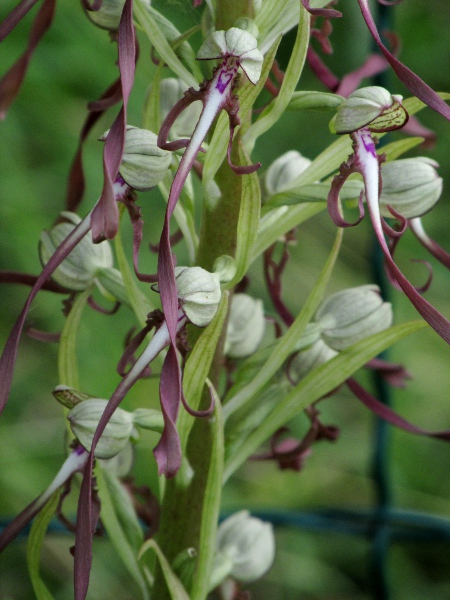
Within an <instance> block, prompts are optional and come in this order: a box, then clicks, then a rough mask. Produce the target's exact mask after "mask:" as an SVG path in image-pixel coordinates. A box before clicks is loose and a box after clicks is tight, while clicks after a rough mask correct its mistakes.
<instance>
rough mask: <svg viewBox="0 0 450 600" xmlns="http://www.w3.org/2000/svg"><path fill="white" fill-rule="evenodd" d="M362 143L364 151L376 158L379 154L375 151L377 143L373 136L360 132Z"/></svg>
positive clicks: (366, 132)
mask: <svg viewBox="0 0 450 600" xmlns="http://www.w3.org/2000/svg"><path fill="white" fill-rule="evenodd" d="M360 134H361V141H362V143H363V144H364V149H365V150H366V151H367V152H369V153H370V154H371V155H372V156H374V157H376V156H377V153H376V150H375V143H374V141H373V139H372V136H371V135H370V133H369V132H368V131H360Z"/></svg>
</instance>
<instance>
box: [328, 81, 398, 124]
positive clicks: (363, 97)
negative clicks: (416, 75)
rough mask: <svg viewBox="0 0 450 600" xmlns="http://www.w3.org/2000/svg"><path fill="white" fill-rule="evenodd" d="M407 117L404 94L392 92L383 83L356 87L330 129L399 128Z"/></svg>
mask: <svg viewBox="0 0 450 600" xmlns="http://www.w3.org/2000/svg"><path fill="white" fill-rule="evenodd" d="M407 120H408V113H407V112H406V110H405V109H404V108H403V106H402V96H398V95H392V94H391V93H390V92H388V90H386V89H385V88H383V87H380V86H376V85H373V86H369V87H365V88H361V89H359V90H356V91H355V92H353V93H352V94H350V95H349V96H348V98H347V99H346V100H345V101H344V102H343V103H342V104H341V105H340V106H339V107H338V109H337V111H336V115H335V117H334V119H333V120H332V122H331V124H330V129H331V130H332V131H334V133H337V134H339V135H341V134H344V133H352V132H353V131H357V130H358V129H362V128H363V127H368V128H369V129H370V131H374V132H383V131H393V130H394V129H399V128H400V127H403V125H404V124H405V123H406V122H407Z"/></svg>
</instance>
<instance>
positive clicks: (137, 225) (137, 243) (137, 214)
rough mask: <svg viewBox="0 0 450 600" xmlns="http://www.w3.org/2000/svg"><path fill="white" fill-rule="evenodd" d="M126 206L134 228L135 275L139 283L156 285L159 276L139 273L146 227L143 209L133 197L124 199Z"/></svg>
mask: <svg viewBox="0 0 450 600" xmlns="http://www.w3.org/2000/svg"><path fill="white" fill-rule="evenodd" d="M123 202H124V204H125V206H126V208H127V210H128V215H129V217H130V221H131V226H132V228H133V267H134V273H135V275H136V277H137V278H138V279H139V281H143V282H145V283H156V282H157V281H158V276H157V275H146V274H145V273H141V272H140V271H139V266H138V261H139V250H140V247H141V242H142V228H143V226H144V222H143V220H142V215H141V209H140V208H139V206H138V205H137V204H136V203H135V202H134V198H133V195H130V196H128V197H126V198H125V199H124V201H123Z"/></svg>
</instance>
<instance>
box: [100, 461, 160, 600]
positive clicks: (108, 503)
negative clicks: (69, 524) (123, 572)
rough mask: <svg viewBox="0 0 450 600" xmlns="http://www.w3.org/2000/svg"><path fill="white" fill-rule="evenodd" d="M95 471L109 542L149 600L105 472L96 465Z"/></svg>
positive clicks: (143, 596)
mask: <svg viewBox="0 0 450 600" xmlns="http://www.w3.org/2000/svg"><path fill="white" fill-rule="evenodd" d="M95 473H96V479H97V486H98V494H99V497H100V500H101V507H102V512H101V516H102V522H103V525H104V526H105V529H106V532H107V533H108V536H109V539H110V540H111V544H112V545H113V547H114V549H115V550H116V552H117V554H118V555H119V557H120V559H121V560H122V562H123V564H124V565H125V567H126V569H127V571H128V572H129V573H130V575H131V576H132V578H133V579H134V581H135V582H136V584H137V586H138V587H139V589H140V591H141V597H142V598H143V599H144V600H149V593H148V590H147V584H146V582H145V579H144V577H143V575H142V572H141V570H140V567H139V563H138V561H137V558H136V553H135V550H133V548H132V546H131V545H130V542H129V540H128V538H127V534H126V532H125V530H124V528H123V527H122V524H121V523H120V520H119V518H118V516H117V513H116V510H115V507H114V502H113V499H112V497H111V491H110V489H109V486H108V482H107V479H106V476H105V475H106V474H105V472H104V471H103V470H102V468H101V467H100V466H98V467H96V470H95Z"/></svg>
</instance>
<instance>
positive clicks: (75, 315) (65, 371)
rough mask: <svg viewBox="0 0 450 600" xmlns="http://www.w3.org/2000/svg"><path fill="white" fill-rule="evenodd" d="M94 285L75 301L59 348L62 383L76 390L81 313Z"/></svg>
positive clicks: (59, 367)
mask: <svg viewBox="0 0 450 600" xmlns="http://www.w3.org/2000/svg"><path fill="white" fill-rule="evenodd" d="M92 289H93V286H89V288H88V289H86V290H85V291H84V292H83V293H82V294H80V295H79V296H78V297H77V299H76V300H75V302H74V303H73V306H72V309H71V311H70V313H69V314H68V316H67V318H66V320H65V322H64V327H63V330H62V332H61V338H60V342H59V348H58V377H59V383H60V385H67V386H68V387H70V388H73V389H74V390H77V389H79V387H80V385H79V378H78V360H77V347H76V346H77V336H78V330H79V326H80V320H81V315H82V313H83V310H84V308H85V306H86V304H87V301H88V298H89V296H90V295H91V293H92Z"/></svg>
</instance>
